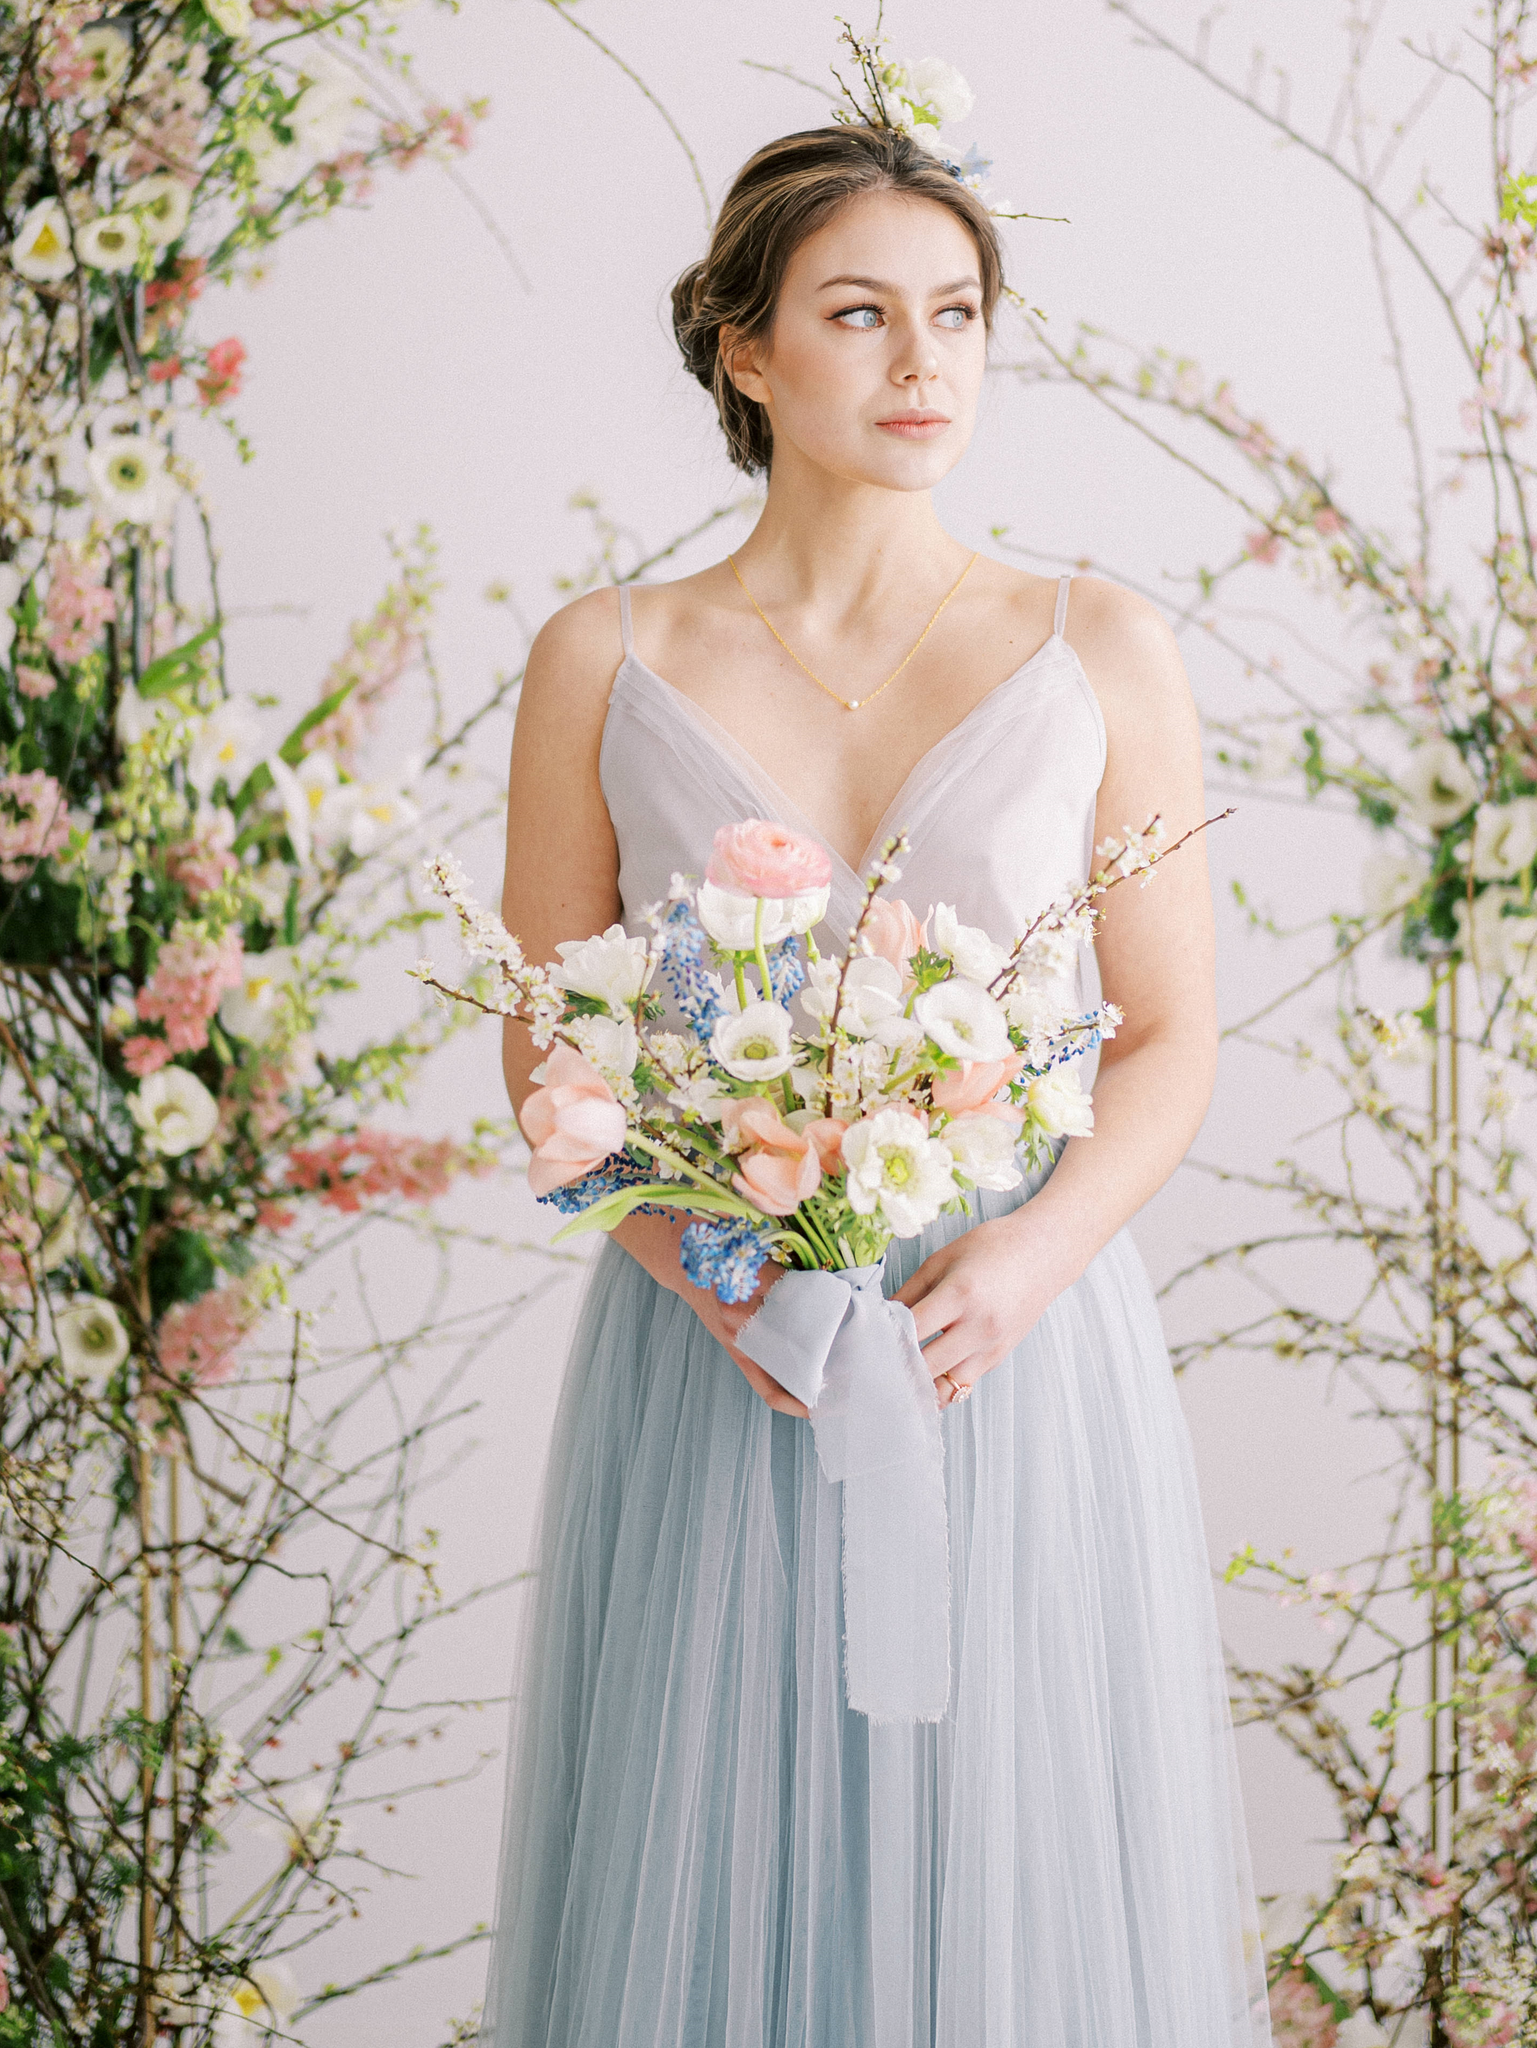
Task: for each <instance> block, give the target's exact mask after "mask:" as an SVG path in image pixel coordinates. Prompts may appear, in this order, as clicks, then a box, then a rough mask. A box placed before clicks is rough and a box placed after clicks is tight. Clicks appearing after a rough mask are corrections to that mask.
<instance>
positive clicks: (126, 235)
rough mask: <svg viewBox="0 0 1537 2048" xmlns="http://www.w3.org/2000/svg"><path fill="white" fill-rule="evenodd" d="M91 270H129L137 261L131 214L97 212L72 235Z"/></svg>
mask: <svg viewBox="0 0 1537 2048" xmlns="http://www.w3.org/2000/svg"><path fill="white" fill-rule="evenodd" d="M75 246H76V248H77V249H78V250H79V251H80V260H81V262H82V263H87V264H89V265H90V267H91V269H92V270H132V269H133V266H134V265H135V264H136V263H137V262H138V260H139V223H138V222H137V221H136V220H135V219H134V217H133V215H132V214H131V213H99V214H98V215H97V216H96V218H95V220H89V221H87V222H86V224H85V226H84V227H83V228H81V230H80V232H79V234H78V235H77V236H76V238H75Z"/></svg>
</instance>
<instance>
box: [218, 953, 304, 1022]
mask: <svg viewBox="0 0 1537 2048" xmlns="http://www.w3.org/2000/svg"><path fill="white" fill-rule="evenodd" d="M297 967H298V961H297V959H296V957H295V954H294V950H293V948H292V947H291V946H269V947H268V949H267V951H266V952H265V953H247V954H246V956H245V958H244V960H243V961H242V962H241V978H240V986H239V987H238V988H232V989H227V990H226V991H225V993H224V997H223V999H222V1001H221V1002H220V1004H219V1022H220V1023H221V1024H222V1025H223V1026H224V1028H225V1030H226V1031H231V1032H233V1033H234V1035H235V1037H236V1038H243V1039H244V1040H245V1041H246V1043H247V1044H248V1045H265V1044H266V1042H267V1040H268V1039H269V1038H270V1037H271V1036H272V1034H273V1032H274V1031H275V1030H276V1029H277V1027H278V1025H279V1023H280V1022H281V1021H282V1016H283V992H284V990H285V989H289V988H292V987H293V984H294V978H295V974H296V971H297Z"/></svg>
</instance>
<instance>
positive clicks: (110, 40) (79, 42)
mask: <svg viewBox="0 0 1537 2048" xmlns="http://www.w3.org/2000/svg"><path fill="white" fill-rule="evenodd" d="M75 46H76V48H77V49H78V50H79V52H80V54H81V56H82V57H84V58H85V59H86V60H87V62H88V63H89V64H90V67H91V83H90V86H89V88H88V94H89V95H90V96H94V97H95V98H98V99H102V98H105V97H106V95H107V94H108V93H110V92H111V91H112V90H113V88H114V87H115V86H117V85H120V84H121V83H122V80H123V77H124V75H125V74H126V72H127V70H128V64H129V60H130V58H131V57H132V56H133V44H132V43H131V42H130V41H129V39H128V37H127V36H126V35H125V34H124V33H123V31H122V29H120V28H119V27H118V26H117V24H116V23H115V22H111V21H97V22H93V23H92V24H91V26H90V27H89V28H83V29H82V30H81V31H80V33H79V35H78V36H77V37H76V39H75Z"/></svg>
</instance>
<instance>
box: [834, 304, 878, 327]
mask: <svg viewBox="0 0 1537 2048" xmlns="http://www.w3.org/2000/svg"><path fill="white" fill-rule="evenodd" d="M880 317H881V310H880V307H879V306H850V307H849V308H848V309H847V311H845V312H842V313H835V314H834V315H833V318H834V319H835V320H838V321H839V322H841V323H842V325H843V326H845V327H859V328H870V327H876V326H878V325H879V324H880Z"/></svg>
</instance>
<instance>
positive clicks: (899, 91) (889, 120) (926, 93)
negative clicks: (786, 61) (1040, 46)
mask: <svg viewBox="0 0 1537 2048" xmlns="http://www.w3.org/2000/svg"><path fill="white" fill-rule="evenodd" d="M839 39H840V41H841V42H842V43H843V44H844V46H845V47H846V48H847V50H848V51H849V54H850V55H851V56H852V57H853V59H854V62H855V63H856V64H857V65H858V67H859V84H858V86H857V87H851V86H850V85H849V83H848V82H847V80H845V79H844V78H843V77H842V75H841V74H840V73H839V72H838V70H837V68H836V67H834V70H833V76H834V77H835V78H836V79H837V80H838V84H839V85H840V87H841V88H842V91H843V97H844V100H845V102H846V105H845V106H843V107H840V108H839V109H838V110H837V111H836V113H835V115H834V119H835V120H839V121H847V122H849V123H858V124H859V125H860V126H861V127H867V128H886V129H889V130H891V131H892V132H893V133H894V134H897V135H906V136H910V137H911V139H912V140H913V141H914V142H916V143H917V144H918V145H919V147H920V148H921V149H925V150H927V151H928V153H929V155H930V156H932V157H934V158H935V159H936V160H937V161H938V163H939V164H940V165H941V166H942V167H943V168H944V169H945V170H947V171H948V172H949V173H950V175H951V177H952V178H954V179H955V180H956V181H957V183H958V184H962V185H965V186H967V187H968V188H969V189H970V190H971V191H973V192H975V193H976V194H977V195H978V197H979V198H981V199H982V200H983V201H984V203H985V201H986V198H987V188H986V179H987V174H988V172H989V171H990V170H991V169H992V163H991V160H990V159H989V158H987V157H985V156H983V155H982V154H981V153H980V152H979V151H978V150H977V148H976V147H975V146H974V145H973V147H972V148H971V149H969V150H968V151H967V152H966V154H965V155H964V156H958V155H956V154H955V152H954V151H953V149H952V148H951V146H950V145H949V144H947V142H946V140H945V136H944V128H945V124H946V122H949V121H964V120H965V118H966V116H967V115H968V114H969V113H970V112H971V110H972V108H973V106H975V104H976V94H975V93H974V92H973V91H972V89H971V87H970V85H969V84H968V83H967V82H966V80H965V79H964V78H963V77H962V76H961V74H960V72H959V71H957V70H956V68H955V66H954V65H953V64H950V63H947V62H946V60H945V59H944V58H943V57H920V58H919V59H917V61H916V62H913V63H906V62H903V61H901V60H900V59H897V58H893V57H888V56H887V54H886V46H885V44H884V43H883V42H882V41H881V40H880V38H879V36H878V35H876V36H871V37H869V38H866V37H863V36H859V35H856V34H855V32H854V30H853V29H851V28H850V27H849V25H848V23H847V22H844V23H843V27H842V32H841V35H840V38H839ZM992 210H993V211H996V212H999V213H1005V214H1007V217H1010V218H1012V214H1009V213H1008V212H1007V209H1005V208H1002V207H999V208H994V209H992Z"/></svg>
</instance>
